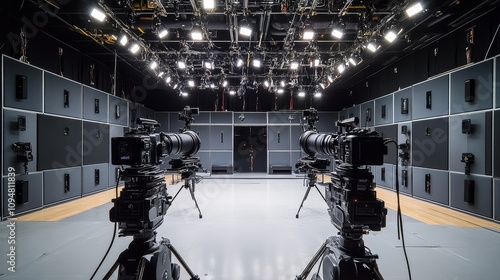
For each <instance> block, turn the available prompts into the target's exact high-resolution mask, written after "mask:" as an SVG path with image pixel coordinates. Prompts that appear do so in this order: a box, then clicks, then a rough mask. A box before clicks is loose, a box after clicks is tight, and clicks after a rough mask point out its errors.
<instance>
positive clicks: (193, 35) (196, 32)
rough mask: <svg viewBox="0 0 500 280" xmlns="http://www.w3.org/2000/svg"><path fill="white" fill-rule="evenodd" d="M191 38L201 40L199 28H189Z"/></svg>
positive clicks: (201, 35)
mask: <svg viewBox="0 0 500 280" xmlns="http://www.w3.org/2000/svg"><path fill="white" fill-rule="evenodd" d="M191 39H193V40H195V41H201V40H203V34H202V33H201V29H199V28H193V29H191Z"/></svg>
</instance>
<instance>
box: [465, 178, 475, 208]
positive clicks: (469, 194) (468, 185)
mask: <svg viewBox="0 0 500 280" xmlns="http://www.w3.org/2000/svg"><path fill="white" fill-rule="evenodd" d="M474 189H475V183H474V180H464V201H465V202H467V203H469V204H474Z"/></svg>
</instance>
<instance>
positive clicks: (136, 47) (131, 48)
mask: <svg viewBox="0 0 500 280" xmlns="http://www.w3.org/2000/svg"><path fill="white" fill-rule="evenodd" d="M140 49H141V47H140V46H139V44H137V43H134V44H133V45H132V47H130V52H131V53H133V54H136V53H137V52H139V50H140Z"/></svg>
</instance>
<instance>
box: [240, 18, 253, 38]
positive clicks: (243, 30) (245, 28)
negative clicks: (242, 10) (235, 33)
mask: <svg viewBox="0 0 500 280" xmlns="http://www.w3.org/2000/svg"><path fill="white" fill-rule="evenodd" d="M240 34H241V35H243V36H247V37H250V35H252V27H250V23H248V20H247V19H246V18H244V19H242V20H241V22H240Z"/></svg>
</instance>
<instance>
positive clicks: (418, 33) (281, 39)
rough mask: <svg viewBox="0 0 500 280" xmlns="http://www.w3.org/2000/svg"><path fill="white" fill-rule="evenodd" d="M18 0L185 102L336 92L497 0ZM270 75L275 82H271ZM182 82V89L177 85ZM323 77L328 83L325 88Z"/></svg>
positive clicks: (19, 6)
mask: <svg viewBox="0 0 500 280" xmlns="http://www.w3.org/2000/svg"><path fill="white" fill-rule="evenodd" d="M12 2H19V3H15V4H12V5H14V6H15V7H13V8H12V9H11V13H15V14H16V15H17V16H18V17H19V18H22V16H23V15H26V14H34V13H36V12H37V11H43V12H44V13H46V14H49V15H51V16H52V17H55V18H56V19H57V20H50V22H48V24H46V25H45V26H43V31H44V32H46V33H47V34H50V35H51V36H53V37H56V38H58V39H60V40H61V41H64V42H65V43H67V44H69V45H70V46H72V47H74V48H76V49H78V50H80V51H81V52H82V53H85V54H86V55H88V56H90V57H92V58H94V59H96V60H98V61H100V62H102V63H104V64H106V65H107V66H109V68H110V69H113V68H114V63H115V52H116V57H117V59H118V63H119V65H120V67H119V68H120V69H118V70H119V71H122V72H127V73H128V75H130V76H131V77H132V76H133V77H137V76H140V75H147V76H149V77H154V79H156V80H157V82H158V84H159V86H158V87H157V88H155V89H156V90H161V91H166V92H169V93H170V95H169V97H168V98H169V101H168V102H169V103H175V102H179V103H182V100H183V98H184V97H182V96H180V94H179V93H180V92H181V91H182V92H187V93H188V94H195V93H196V92H200V91H213V92H216V93H215V94H226V95H228V94H229V91H231V90H234V91H235V92H236V97H238V96H239V97H240V98H242V97H243V98H244V97H245V95H247V94H253V93H254V92H268V93H270V94H278V93H277V91H278V89H279V88H281V87H282V85H280V83H281V81H284V82H285V86H284V87H283V88H284V90H285V92H286V93H288V94H290V92H291V93H293V94H294V95H295V96H296V95H297V94H298V92H299V91H302V90H303V91H305V92H306V95H309V96H312V94H313V93H315V92H317V91H320V92H322V95H323V96H327V95H332V94H333V92H335V91H338V90H342V89H345V88H348V87H349V86H350V85H352V83H354V82H355V81H357V80H359V79H362V78H363V77H367V76H370V75H371V74H373V73H374V72H376V71H378V70H379V69H380V68H381V67H384V66H386V65H388V64H389V63H390V62H393V61H396V60H398V59H401V58H402V57H404V56H406V55H408V54H409V53H411V52H414V51H415V50H418V49H421V48H423V47H425V46H426V45H428V44H430V43H431V42H434V41H436V40H438V39H440V38H441V37H443V36H445V35H446V34H448V33H450V32H451V31H453V30H455V29H457V28H458V27H460V26H462V25H463V24H464V23H467V22H469V21H471V20H473V19H474V18H476V17H478V16H479V15H481V14H483V13H485V12H487V11H489V10H490V9H491V7H495V6H496V5H497V4H498V2H499V1H498V0H487V1H458V0H453V1H452V0H448V1H430V0H428V1H421V3H422V6H423V7H424V10H423V11H422V12H421V13H419V14H417V15H415V16H414V17H411V18H410V17H408V16H407V15H406V12H405V11H406V9H407V8H408V7H409V6H411V5H413V4H415V3H416V2H417V1H416V0H411V1H409V0H373V1H360V0H343V1H334V0H330V1H327V0H301V1H281V0H268V1H249V0H215V8H214V9H211V10H205V9H203V8H202V6H203V3H202V1H201V0H190V1H177V0H175V1H174V0H166V1H165V0H150V1H146V0H101V1H88V0H86V1H77V0H38V1H37V0H25V1H12ZM94 7H95V8H98V9H99V10H101V11H103V12H104V13H105V14H106V19H105V20H104V21H103V22H100V21H98V20H96V19H94V18H92V17H91V16H90V12H91V10H92V8H94ZM247 23H248V24H249V25H250V26H251V27H252V29H253V32H252V34H251V36H249V37H245V36H243V35H241V34H239V32H238V28H239V27H240V26H242V25H245V24H247ZM337 26H338V27H342V28H343V30H344V36H343V37H342V38H341V39H338V38H335V37H334V36H332V34H331V32H332V29H333V28H334V27H337ZM391 26H395V27H397V29H398V30H402V31H401V33H400V34H399V35H398V37H397V39H396V40H395V42H393V43H389V42H387V41H386V40H384V37H383V36H384V35H385V34H386V32H387V31H388V29H389V28H390V27H391ZM163 28H165V29H167V30H168V35H167V36H166V37H164V38H162V39H160V38H159V37H158V32H160V30H161V29H163ZM196 28H200V29H201V30H202V34H203V39H202V40H201V41H195V40H193V39H192V38H191V37H190V32H191V30H192V29H196ZM308 28H312V29H313V30H314V32H315V35H314V38H313V39H312V40H311V39H307V40H306V39H304V38H303V31H304V30H306V29H308ZM124 34H125V35H127V37H128V38H129V42H128V44H127V45H126V46H122V45H120V44H119V39H120V36H121V35H124ZM369 41H375V42H376V43H377V44H378V45H379V46H380V48H379V49H378V50H377V51H376V52H375V53H371V52H369V51H368V50H367V49H366V45H367V43H368V42H369ZM133 42H138V43H139V45H140V46H141V47H140V50H139V52H138V53H136V54H132V53H131V52H130V51H129V49H130V47H131V45H132V43H133ZM353 55H355V56H357V58H359V59H362V62H361V63H360V64H359V65H357V66H353V65H349V62H348V58H349V57H351V56H353ZM257 56H258V57H260V58H262V59H263V64H262V66H261V67H259V68H255V67H253V65H252V59H253V58H254V57H257ZM237 58H241V59H243V61H244V65H243V66H242V67H238V66H237V64H236V60H237ZM315 58H320V64H319V66H317V67H315V66H311V62H312V61H314V59H315ZM179 59H182V60H184V61H186V62H187V69H185V70H179V69H178V67H177V61H178V60H179ZM153 60H154V61H156V62H157V63H158V65H159V66H158V67H157V68H155V69H154V70H152V69H150V68H149V64H150V62H151V61H153ZM208 60H212V61H214V62H215V66H214V68H213V69H206V68H204V67H203V63H204V62H205V61H208ZM292 62H298V63H299V67H298V69H296V70H291V69H290V66H291V64H292ZM340 64H343V65H344V66H345V67H346V68H347V69H346V70H345V71H344V72H343V73H342V74H339V72H338V66H339V65H340ZM160 73H163V74H160ZM167 77H170V78H169V79H170V82H169V83H166V81H165V79H166V78H167ZM330 78H331V80H330ZM188 79H193V80H194V81H195V86H194V87H190V86H189V85H188V84H187V80H188ZM137 80H139V81H141V80H142V78H138V79H137ZM223 80H227V81H228V86H227V87H223V86H222V84H221V83H222V81H223ZM265 81H267V82H270V83H271V85H270V86H269V87H266V85H265ZM176 85H178V86H179V88H180V89H179V88H175V89H174V87H176ZM321 85H324V86H328V87H327V88H326V89H323V88H321ZM212 87H213V88H212ZM153 90H154V89H153ZM273 100H276V99H275V98H268V99H262V101H261V102H273ZM329 100H331V99H329ZM158 101H161V99H158V96H156V95H154V94H151V100H150V101H149V104H153V105H152V106H151V107H156V108H154V109H160V110H161V109H163V108H161V107H162V106H160V105H158ZM147 103H148V101H146V104H147ZM243 106H244V105H243ZM262 108H273V106H267V107H266V106H262ZM236 109H237V108H233V110H236Z"/></svg>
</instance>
